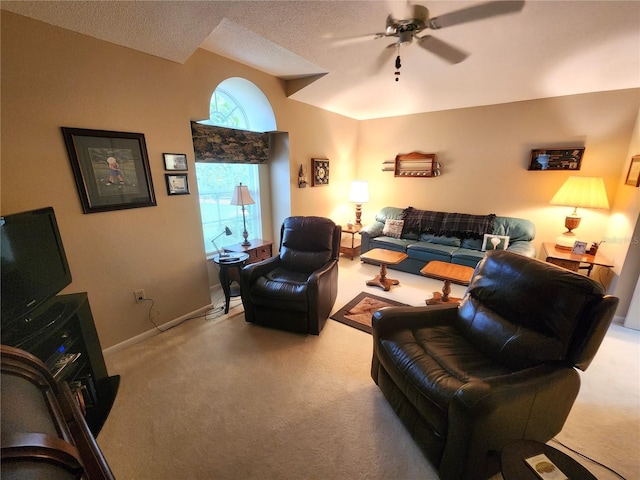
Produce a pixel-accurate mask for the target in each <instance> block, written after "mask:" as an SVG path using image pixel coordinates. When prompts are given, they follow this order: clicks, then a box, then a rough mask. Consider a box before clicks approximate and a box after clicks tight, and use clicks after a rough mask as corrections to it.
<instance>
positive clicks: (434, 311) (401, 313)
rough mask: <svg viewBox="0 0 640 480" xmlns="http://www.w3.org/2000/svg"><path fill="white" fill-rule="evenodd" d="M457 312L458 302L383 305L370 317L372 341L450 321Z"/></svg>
mask: <svg viewBox="0 0 640 480" xmlns="http://www.w3.org/2000/svg"><path fill="white" fill-rule="evenodd" d="M457 314H458V304H457V303H454V304H438V305H428V306H426V305H425V306H420V307H410V306H407V307H384V308H381V309H380V310H378V311H376V312H374V314H373V317H372V319H371V326H372V329H373V337H374V342H375V339H377V338H380V337H385V336H387V335H389V334H390V333H393V332H396V331H398V330H406V329H407V328H414V327H420V326H423V325H426V324H432V323H451V322H453V321H454V318H455V317H456V315H457Z"/></svg>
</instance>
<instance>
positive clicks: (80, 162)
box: [62, 127, 156, 213]
mask: <svg viewBox="0 0 640 480" xmlns="http://www.w3.org/2000/svg"><path fill="white" fill-rule="evenodd" d="M62 135H63V137H64V142H65V146H66V148H67V153H68V155H69V161H70V162H71V169H72V170H73V176H74V179H75V183H76V188H77V190H78V195H79V197H80V203H81V204H82V211H83V212H84V213H99V212H107V211H112V210H123V209H127V208H139V207H152V206H155V205H156V198H155V193H154V190H153V182H152V179H151V170H150V168H149V157H148V155H147V145H146V143H145V139H144V134H142V133H131V132H115V131H110V130H91V129H86V128H70V127H62Z"/></svg>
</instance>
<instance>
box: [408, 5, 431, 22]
mask: <svg viewBox="0 0 640 480" xmlns="http://www.w3.org/2000/svg"><path fill="white" fill-rule="evenodd" d="M411 7H412V13H413V15H412V17H411V18H415V19H416V20H422V21H423V22H426V21H427V20H429V10H427V7H425V6H424V5H411Z"/></svg>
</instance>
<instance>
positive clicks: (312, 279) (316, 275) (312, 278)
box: [307, 260, 338, 283]
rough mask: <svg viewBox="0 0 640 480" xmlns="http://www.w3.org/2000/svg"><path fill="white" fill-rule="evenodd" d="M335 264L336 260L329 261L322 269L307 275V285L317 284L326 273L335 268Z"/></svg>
mask: <svg viewBox="0 0 640 480" xmlns="http://www.w3.org/2000/svg"><path fill="white" fill-rule="evenodd" d="M337 264H338V261H337V260H329V261H328V262H327V263H325V264H324V265H323V266H322V267H320V268H319V269H318V270H316V271H314V272H312V273H311V274H310V275H309V278H307V283H318V282H319V281H320V279H321V278H322V277H323V276H324V275H326V274H327V273H328V272H330V271H331V270H332V269H333V268H335V266H336V265H337Z"/></svg>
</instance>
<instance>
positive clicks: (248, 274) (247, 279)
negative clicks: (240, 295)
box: [241, 255, 280, 288]
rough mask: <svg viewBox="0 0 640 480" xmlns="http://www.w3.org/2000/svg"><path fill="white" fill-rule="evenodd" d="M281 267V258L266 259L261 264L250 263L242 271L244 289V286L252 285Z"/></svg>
mask: <svg viewBox="0 0 640 480" xmlns="http://www.w3.org/2000/svg"><path fill="white" fill-rule="evenodd" d="M279 265H280V256H278V255H276V256H275V257H271V258H266V259H264V260H262V261H260V262H256V263H250V264H249V265H245V266H244V267H243V268H242V271H241V277H242V283H243V288H244V284H245V283H246V284H247V285H251V284H252V283H254V282H255V279H256V278H259V277H261V276H263V275H265V274H266V273H268V272H270V271H271V270H273V269H274V268H276V267H278V266H279Z"/></svg>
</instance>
